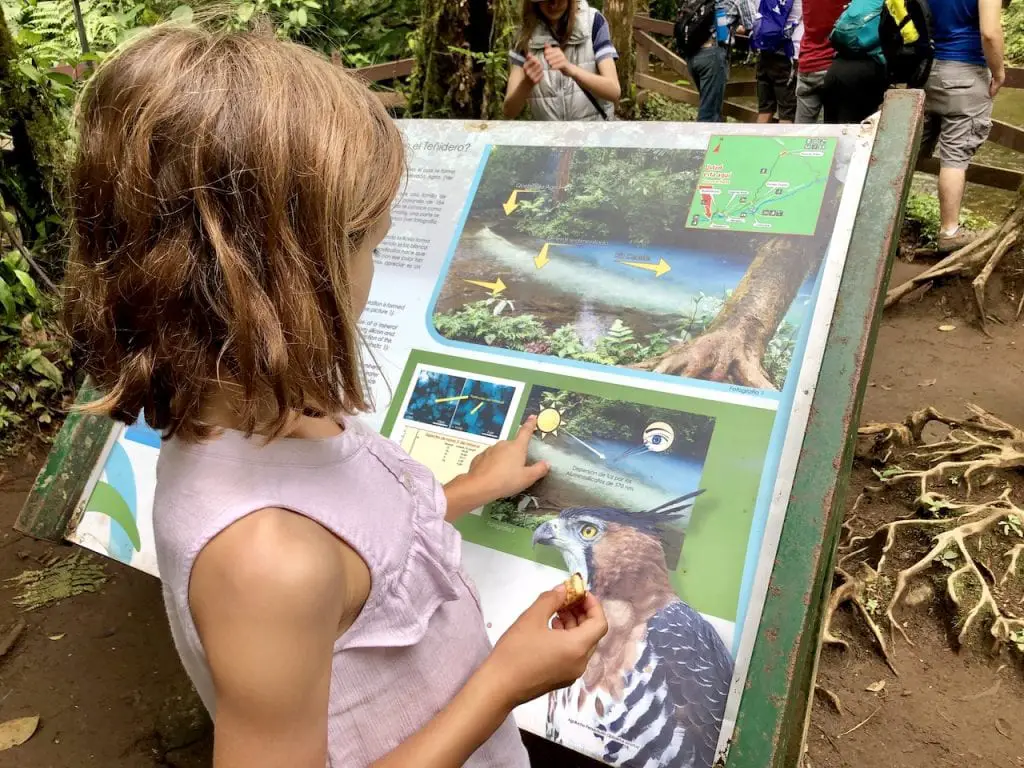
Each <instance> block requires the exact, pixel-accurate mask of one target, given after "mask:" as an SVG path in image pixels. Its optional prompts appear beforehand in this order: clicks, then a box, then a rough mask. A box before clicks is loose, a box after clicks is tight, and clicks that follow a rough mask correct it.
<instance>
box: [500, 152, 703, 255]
mask: <svg viewBox="0 0 1024 768" xmlns="http://www.w3.org/2000/svg"><path fill="white" fill-rule="evenodd" d="M566 151H568V152H571V153H572V154H571V157H570V163H571V169H570V172H569V174H568V179H569V181H568V185H567V186H566V188H565V190H564V194H563V195H561V196H559V197H557V199H556V191H555V190H551V189H547V190H542V191H540V192H538V193H537V194H535V195H534V197H533V199H532V200H524V201H523V202H522V204H521V206H520V212H519V213H518V216H517V221H516V226H517V228H518V229H519V230H520V231H522V232H524V233H526V234H529V235H532V236H533V237H536V238H540V239H544V240H556V241H557V240H562V241H563V242H564V241H565V240H573V239H575V240H585V241H589V240H612V239H616V240H625V241H628V242H630V243H634V244H636V245H645V244H648V243H652V242H672V241H674V239H675V236H676V234H677V232H678V230H679V228H680V226H681V220H682V217H681V216H680V214H679V212H680V211H684V210H687V209H688V206H689V204H690V201H691V197H692V195H693V185H694V182H695V180H696V176H697V166H696V165H695V164H693V163H694V161H693V160H692V159H691V158H690V157H689V156H688V155H681V153H670V152H664V153H662V152H658V151H650V152H635V151H633V150H622V149H617V148H608V149H606V148H581V149H576V150H566ZM505 185H506V187H507V180H506V182H505ZM506 194H507V191H506Z"/></svg>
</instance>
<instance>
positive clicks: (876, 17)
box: [829, 0, 885, 64]
mask: <svg viewBox="0 0 1024 768" xmlns="http://www.w3.org/2000/svg"><path fill="white" fill-rule="evenodd" d="M884 4H885V0H851V2H850V4H849V5H848V6H846V10H844V11H843V12H842V14H841V15H840V16H839V19H838V20H837V21H836V25H835V27H833V28H832V34H831V35H829V40H831V41H832V47H833V48H835V49H836V53H838V54H840V55H842V56H843V57H844V58H850V59H867V58H871V59H875V60H877V61H878V62H880V63H882V64H885V56H884V55H883V54H882V40H881V37H880V36H879V33H878V29H879V21H880V19H881V17H882V6H883V5H884Z"/></svg>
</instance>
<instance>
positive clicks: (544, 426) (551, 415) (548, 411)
mask: <svg viewBox="0 0 1024 768" xmlns="http://www.w3.org/2000/svg"><path fill="white" fill-rule="evenodd" d="M561 423H562V414H560V413H559V412H558V411H556V410H555V409H554V408H545V409H544V410H543V411H541V412H540V413H539V414H538V415H537V429H539V430H540V431H541V432H543V433H544V434H548V433H549V432H554V431H555V430H556V429H558V427H559V425H560V424H561Z"/></svg>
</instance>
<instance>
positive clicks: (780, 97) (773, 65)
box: [750, 0, 803, 123]
mask: <svg viewBox="0 0 1024 768" xmlns="http://www.w3.org/2000/svg"><path fill="white" fill-rule="evenodd" d="M802 35H803V7H802V2H801V0H761V2H760V5H759V6H758V9H757V17H756V18H755V20H754V34H753V36H752V37H751V38H750V46H751V48H753V49H754V50H756V51H757V52H758V56H757V122H759V123H770V122H772V120H773V119H774V118H775V115H776V113H777V114H778V119H779V122H780V123H792V122H793V121H794V120H795V119H796V59H797V56H798V55H799V53H800V37H801V36H802Z"/></svg>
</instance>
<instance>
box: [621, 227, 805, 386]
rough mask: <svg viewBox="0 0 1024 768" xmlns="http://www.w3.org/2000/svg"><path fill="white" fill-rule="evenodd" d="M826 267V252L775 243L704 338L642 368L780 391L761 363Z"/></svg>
mask: <svg viewBox="0 0 1024 768" xmlns="http://www.w3.org/2000/svg"><path fill="white" fill-rule="evenodd" d="M820 262H821V253H820V252H818V251H816V250H814V249H812V248H805V247H803V246H802V244H801V242H800V241H799V240H797V239H795V238H791V239H781V238H776V239H773V240H769V241H768V242H767V243H765V244H764V245H762V246H761V247H760V248H758V250H757V254H756V255H755V256H754V260H753V261H752V262H751V263H750V266H749V267H748V268H747V271H746V274H744V275H743V279H742V280H740V283H739V285H738V286H737V287H736V290H735V291H734V292H733V294H732V296H730V297H729V299H728V300H727V301H726V302H725V305H724V306H723V307H722V309H721V311H720V312H719V313H718V316H717V317H716V318H715V319H714V321H713V322H712V323H711V325H709V326H708V329H707V330H706V331H705V332H704V333H702V334H701V335H700V336H698V337H697V338H695V339H690V340H689V341H685V342H681V343H679V344H675V345H673V346H672V347H671V348H670V349H669V350H668V351H667V352H666V353H665V354H663V355H661V356H660V357H658V358H655V359H653V360H648V361H646V362H645V363H643V364H641V366H639V367H642V368H646V369H649V370H653V371H656V372H657V373H668V374H676V375H678V376H686V377H688V378H694V379H703V380H705V381H718V382H722V383H728V384H738V385H740V386H744V387H757V388H759V389H775V385H774V384H773V382H772V381H771V379H770V378H769V377H768V375H767V374H766V373H765V371H764V368H763V367H762V365H761V360H762V358H763V357H764V354H765V351H766V350H767V349H768V342H769V341H771V340H772V337H773V336H774V335H775V332H776V331H777V330H778V327H779V324H780V323H781V322H782V319H783V318H784V317H785V315H786V312H787V310H788V309H789V307H790V306H791V305H792V303H793V299H795V298H796V294H797V291H799V290H800V286H801V285H803V283H804V281H805V280H806V279H807V276H808V275H809V274H810V273H811V271H812V270H814V269H815V268H816V267H817V266H818V264H819V263H820ZM805 322H810V318H808V319H807V320H805Z"/></svg>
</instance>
